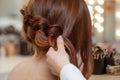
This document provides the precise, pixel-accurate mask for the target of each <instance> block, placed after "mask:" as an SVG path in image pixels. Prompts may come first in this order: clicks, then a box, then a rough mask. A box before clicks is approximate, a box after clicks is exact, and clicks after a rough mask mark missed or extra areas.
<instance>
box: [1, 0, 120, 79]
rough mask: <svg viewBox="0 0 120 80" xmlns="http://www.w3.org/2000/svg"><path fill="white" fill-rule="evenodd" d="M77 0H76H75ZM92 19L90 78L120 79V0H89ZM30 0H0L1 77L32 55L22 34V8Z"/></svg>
mask: <svg viewBox="0 0 120 80" xmlns="http://www.w3.org/2000/svg"><path fill="white" fill-rule="evenodd" d="M73 1H74V0H73ZM85 1H86V3H87V5H88V8H89V11H90V14H91V19H92V44H93V46H92V50H93V56H94V62H95V64H94V71H93V75H92V77H91V78H90V80H119V79H120V0H85ZM27 3H28V0H0V80H7V76H8V74H9V72H10V71H11V70H12V69H13V67H14V66H15V65H16V64H18V63H20V62H21V61H23V60H24V59H26V58H29V57H30V56H31V55H32V54H33V51H32V50H31V49H30V48H31V45H30V44H28V43H26V42H25V41H24V40H23V39H22V38H21V33H20V32H21V29H22V15H21V14H20V9H21V8H22V7H23V6H25V5H26V4H27Z"/></svg>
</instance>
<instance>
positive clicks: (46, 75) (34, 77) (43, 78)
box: [8, 54, 57, 80]
mask: <svg viewBox="0 0 120 80" xmlns="http://www.w3.org/2000/svg"><path fill="white" fill-rule="evenodd" d="M8 80H57V78H56V77H55V76H54V75H52V74H51V72H50V71H49V69H48V65H47V62H46V56H45V55H44V56H42V57H40V56H36V54H35V55H34V56H33V57H32V58H29V59H27V60H25V61H23V62H21V63H20V64H18V65H17V66H16V67H15V68H14V69H13V70H12V72H11V73H10V75H9V77H8Z"/></svg>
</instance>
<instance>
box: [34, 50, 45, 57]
mask: <svg viewBox="0 0 120 80" xmlns="http://www.w3.org/2000/svg"><path fill="white" fill-rule="evenodd" d="M45 54H46V53H45V52H44V51H42V50H39V51H38V50H37V49H36V50H35V53H34V57H35V58H36V59H43V58H45V57H46V55H45Z"/></svg>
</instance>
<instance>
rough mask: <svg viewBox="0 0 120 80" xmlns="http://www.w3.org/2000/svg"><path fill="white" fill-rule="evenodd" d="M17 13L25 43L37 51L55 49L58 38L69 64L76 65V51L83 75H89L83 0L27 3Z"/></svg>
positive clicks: (88, 27) (86, 14) (87, 22)
mask: <svg viewBox="0 0 120 80" xmlns="http://www.w3.org/2000/svg"><path fill="white" fill-rule="evenodd" d="M21 12H22V14H23V16H24V25H23V29H24V32H25V35H26V39H27V40H28V41H29V42H31V43H32V44H34V45H36V46H37V48H43V49H46V50H47V49H48V48H49V47H50V46H52V47H54V48H55V49H57V47H56V38H57V37H58V36H59V35H62V36H63V38H64V42H65V47H66V50H67V51H68V54H69V55H70V60H71V62H72V63H73V64H75V65H76V66H77V65H78V64H77V58H76V53H77V52H78V51H80V53H81V57H82V61H83V62H84V66H85V67H84V69H83V74H84V75H85V77H88V76H89V75H90V74H91V72H92V71H91V70H92V65H93V61H92V53H91V20H90V15H89V11H88V8H87V6H86V4H85V2H84V0H74V1H73V0H30V2H29V4H28V5H27V7H26V8H25V9H24V10H21Z"/></svg>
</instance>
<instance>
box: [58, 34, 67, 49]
mask: <svg viewBox="0 0 120 80" xmlns="http://www.w3.org/2000/svg"><path fill="white" fill-rule="evenodd" d="M57 47H58V50H59V51H61V50H65V47H64V41H63V37H62V36H59V37H58V38H57Z"/></svg>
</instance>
